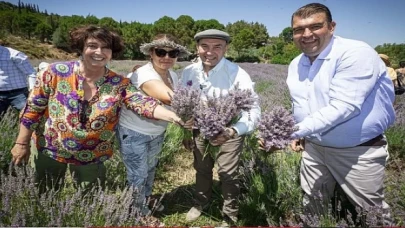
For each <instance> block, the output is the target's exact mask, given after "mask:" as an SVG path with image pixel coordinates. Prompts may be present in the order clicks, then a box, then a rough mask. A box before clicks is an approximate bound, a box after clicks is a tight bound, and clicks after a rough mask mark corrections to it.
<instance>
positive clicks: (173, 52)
mask: <svg viewBox="0 0 405 228" xmlns="http://www.w3.org/2000/svg"><path fill="white" fill-rule="evenodd" d="M155 54H156V56H157V57H160V58H164V57H165V56H166V54H169V57H170V58H173V59H174V58H177V57H178V56H179V54H180V51H179V50H178V49H174V50H171V51H166V50H165V49H160V48H157V49H155Z"/></svg>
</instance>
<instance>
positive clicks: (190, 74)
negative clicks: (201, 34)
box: [181, 58, 260, 135]
mask: <svg viewBox="0 0 405 228" xmlns="http://www.w3.org/2000/svg"><path fill="white" fill-rule="evenodd" d="M181 82H182V84H183V85H190V84H191V85H192V86H193V87H195V88H200V89H201V90H203V91H204V94H206V95H207V96H211V97H212V96H213V95H214V94H215V96H219V95H220V94H222V95H226V94H228V91H229V90H232V89H234V88H235V86H236V85H238V88H239V89H249V90H251V91H252V93H253V96H255V97H256V98H257V100H259V98H258V96H257V94H256V93H255V92H254V83H253V82H252V79H251V78H250V76H249V74H248V73H246V71H245V70H243V69H242V68H240V67H239V66H238V65H237V64H235V63H232V62H230V61H229V60H227V59H225V58H222V59H221V61H220V62H219V63H218V64H217V65H216V66H215V67H214V68H213V69H212V70H210V71H209V72H208V74H207V73H205V72H204V69H203V64H202V62H201V61H199V62H197V63H194V64H191V65H189V66H187V67H186V68H185V69H184V71H183V74H182V78H181ZM259 119H260V106H259V102H256V103H255V104H254V107H252V108H251V109H250V110H249V111H242V113H241V118H240V119H239V121H238V122H237V123H235V124H234V125H232V126H231V127H232V128H234V129H235V130H236V132H237V133H238V135H243V134H248V133H251V132H252V131H253V130H254V129H255V127H256V124H257V122H258V121H259Z"/></svg>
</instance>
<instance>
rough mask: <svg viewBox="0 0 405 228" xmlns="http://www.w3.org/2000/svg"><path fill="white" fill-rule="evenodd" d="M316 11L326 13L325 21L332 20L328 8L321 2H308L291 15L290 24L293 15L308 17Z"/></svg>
mask: <svg viewBox="0 0 405 228" xmlns="http://www.w3.org/2000/svg"><path fill="white" fill-rule="evenodd" d="M317 13H324V14H325V15H326V21H327V22H328V23H330V22H332V14H331V12H330V10H329V8H328V7H327V6H325V5H323V4H321V3H310V4H307V5H305V6H302V7H301V8H299V9H297V11H295V12H294V13H293V15H292V16H291V24H292V23H293V19H294V17H301V18H308V17H310V16H312V15H314V14H317Z"/></svg>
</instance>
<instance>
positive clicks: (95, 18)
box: [84, 14, 100, 25]
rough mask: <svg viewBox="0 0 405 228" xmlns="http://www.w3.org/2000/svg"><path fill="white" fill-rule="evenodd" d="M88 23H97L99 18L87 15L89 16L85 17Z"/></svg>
mask: <svg viewBox="0 0 405 228" xmlns="http://www.w3.org/2000/svg"><path fill="white" fill-rule="evenodd" d="M84 20H85V23H86V24H90V25H97V24H98V23H99V21H100V20H99V19H98V18H97V17H96V16H94V15H91V14H89V15H87V17H86V18H85V19H84Z"/></svg>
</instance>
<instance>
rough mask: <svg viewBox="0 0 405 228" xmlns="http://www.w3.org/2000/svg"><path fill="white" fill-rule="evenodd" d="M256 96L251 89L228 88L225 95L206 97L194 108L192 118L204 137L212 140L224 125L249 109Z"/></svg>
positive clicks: (235, 120) (235, 119) (229, 123)
mask: <svg viewBox="0 0 405 228" xmlns="http://www.w3.org/2000/svg"><path fill="white" fill-rule="evenodd" d="M255 102H257V98H256V97H255V96H254V95H253V93H252V91H251V90H248V89H245V90H242V89H239V88H238V86H236V87H235V89H234V90H230V91H229V92H228V94H227V95H220V96H219V97H216V96H215V94H214V96H213V97H208V98H207V100H206V101H205V102H201V103H199V105H198V106H197V107H196V109H195V114H194V119H195V124H196V127H197V128H198V129H200V132H201V134H202V135H203V137H204V138H205V139H208V140H213V139H215V138H216V137H217V136H218V134H220V133H221V132H222V131H223V130H224V129H225V128H226V127H228V126H230V125H231V124H233V123H235V122H237V121H238V118H239V115H240V112H241V111H247V110H249V109H250V108H251V107H252V106H253V105H254V103H255Z"/></svg>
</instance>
